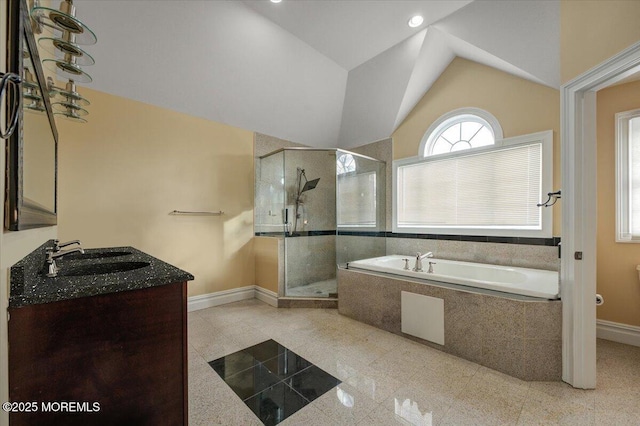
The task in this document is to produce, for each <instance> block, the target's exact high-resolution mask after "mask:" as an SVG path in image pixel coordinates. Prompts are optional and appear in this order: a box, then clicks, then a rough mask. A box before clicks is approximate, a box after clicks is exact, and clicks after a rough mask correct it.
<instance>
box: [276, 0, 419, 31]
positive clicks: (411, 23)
mask: <svg viewBox="0 0 640 426" xmlns="http://www.w3.org/2000/svg"><path fill="white" fill-rule="evenodd" d="M271 1H273V0H271ZM423 22H424V18H423V17H422V16H420V15H416V16H413V17H411V19H409V22H408V24H409V26H410V27H411V28H415V27H419V26H420V25H422V23H423Z"/></svg>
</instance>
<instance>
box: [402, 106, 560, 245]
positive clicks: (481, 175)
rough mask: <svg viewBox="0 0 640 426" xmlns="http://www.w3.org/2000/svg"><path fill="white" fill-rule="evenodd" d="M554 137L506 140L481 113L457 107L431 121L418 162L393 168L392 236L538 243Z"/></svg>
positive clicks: (548, 225) (543, 229) (544, 227)
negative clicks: (526, 239) (509, 239)
mask: <svg viewBox="0 0 640 426" xmlns="http://www.w3.org/2000/svg"><path fill="white" fill-rule="evenodd" d="M552 150H553V132H552V131H545V132H538V133H532V134H529V135H522V136H515V137H511V138H507V139H505V138H504V137H503V134H502V128H501V127H500V124H499V123H498V120H497V119H496V118H495V117H494V116H493V115H491V114H490V113H488V112H487V111H484V110H481V109H478V108H463V109H457V110H455V111H451V112H449V113H447V114H445V115H443V116H442V117H440V118H439V119H437V120H436V121H435V122H434V123H433V124H432V125H431V126H430V127H429V129H428V130H427V132H426V133H425V134H424V136H423V138H422V141H421V143H420V151H419V152H418V156H417V157H412V158H405V159H401V160H396V161H394V162H393V167H394V184H395V187H396V190H395V192H394V207H395V208H394V213H393V214H394V223H393V232H399V233H402V232H405V233H415V234H444V235H465V236H466V235H476V236H482V237H483V238H484V237H489V236H499V237H544V238H549V237H551V235H552V231H553V229H552V225H553V223H552V219H553V218H552V215H551V211H550V209H541V208H539V207H538V206H537V204H539V203H540V202H541V200H544V199H545V198H542V196H543V194H546V193H547V192H549V191H550V190H552V182H553V153H552Z"/></svg>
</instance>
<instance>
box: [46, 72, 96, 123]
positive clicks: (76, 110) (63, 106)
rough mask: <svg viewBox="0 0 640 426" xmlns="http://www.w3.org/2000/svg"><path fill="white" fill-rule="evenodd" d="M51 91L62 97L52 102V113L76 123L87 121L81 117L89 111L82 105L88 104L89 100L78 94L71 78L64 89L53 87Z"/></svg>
mask: <svg viewBox="0 0 640 426" xmlns="http://www.w3.org/2000/svg"><path fill="white" fill-rule="evenodd" d="M51 93H52V94H54V95H55V96H60V97H62V98H63V100H61V101H58V102H54V103H53V105H52V106H53V111H54V112H53V114H54V115H58V116H61V117H62V118H65V119H68V120H71V121H75V122H77V123H86V122H87V120H85V119H84V118H82V117H83V116H85V115H87V114H89V112H88V111H87V110H86V109H84V108H82V107H83V106H86V105H89V101H88V100H86V99H85V98H83V97H82V96H80V94H79V93H78V92H77V91H76V84H75V82H74V81H73V80H70V81H69V82H68V83H67V85H66V86H65V88H64V90H62V89H58V88H55V89H54V90H53V91H52V92H51Z"/></svg>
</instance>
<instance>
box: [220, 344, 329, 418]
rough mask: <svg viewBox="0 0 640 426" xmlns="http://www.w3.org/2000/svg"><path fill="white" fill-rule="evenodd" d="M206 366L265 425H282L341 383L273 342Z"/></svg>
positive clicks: (225, 357) (256, 346) (226, 356)
mask: <svg viewBox="0 0 640 426" xmlns="http://www.w3.org/2000/svg"><path fill="white" fill-rule="evenodd" d="M209 365H210V366H211V368H213V369H214V370H215V371H216V373H218V375H219V376H220V377H221V378H222V379H223V380H224V381H225V383H226V384H227V385H229V387H230V388H231V389H232V390H233V391H234V392H235V394H236V395H238V397H239V398H240V399H241V400H242V401H243V402H244V403H245V404H246V405H247V406H248V407H249V409H250V410H251V411H253V412H254V414H255V415H256V416H257V417H258V418H259V419H260V420H261V421H262V422H263V423H264V424H265V425H276V424H278V423H280V422H282V421H283V420H285V419H286V418H287V417H289V416H291V415H293V414H294V413H295V412H296V411H298V410H300V409H301V408H303V407H304V406H305V405H308V404H309V403H310V402H312V401H314V400H316V399H318V398H319V397H321V396H322V395H324V394H325V393H327V392H328V391H330V390H331V389H333V388H335V387H336V386H337V385H339V384H340V383H341V381H340V380H338V379H336V378H335V377H333V376H332V375H331V374H329V373H327V372H325V371H324V370H322V369H321V368H319V367H317V366H315V365H314V364H313V363H311V362H309V361H307V360H306V359H304V358H303V357H301V356H300V355H298V354H296V353H295V352H293V351H292V350H290V349H288V348H286V347H285V346H283V345H281V344H279V343H278V342H276V341H275V340H273V339H269V340H266V341H264V342H261V343H258V344H256V345H253V346H250V347H248V348H246V349H243V350H240V351H237V352H234V353H232V354H230V355H225V356H223V357H220V358H218V359H216V360H213V361H211V362H210V363H209Z"/></svg>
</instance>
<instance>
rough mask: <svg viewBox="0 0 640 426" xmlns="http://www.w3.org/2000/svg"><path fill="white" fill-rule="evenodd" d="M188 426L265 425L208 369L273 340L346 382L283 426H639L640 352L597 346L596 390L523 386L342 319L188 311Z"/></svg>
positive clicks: (240, 306)
mask: <svg viewBox="0 0 640 426" xmlns="http://www.w3.org/2000/svg"><path fill="white" fill-rule="evenodd" d="M188 327H189V420H190V421H189V423H190V425H242V426H244V425H261V424H262V422H260V420H259V419H258V417H256V415H255V414H254V413H253V412H252V411H251V409H249V407H248V406H247V405H246V404H245V403H244V402H243V401H242V399H241V398H239V397H238V396H237V395H236V394H235V393H234V391H233V390H232V389H231V388H230V387H229V386H228V385H227V384H226V383H225V382H224V381H223V380H222V379H221V378H220V376H219V375H218V374H217V373H216V371H214V370H213V369H212V368H211V366H210V365H209V364H208V363H209V362H210V361H213V360H216V359H218V358H220V357H223V356H225V355H229V354H232V353H234V352H237V351H239V350H241V349H244V348H247V347H249V346H251V345H255V344H257V343H260V342H263V341H265V340H268V339H274V340H276V341H278V342H279V343H281V344H282V345H284V346H286V347H287V348H289V349H291V350H292V351H294V352H295V353H297V354H299V355H300V356H301V357H304V358H305V359H306V360H308V361H310V362H312V363H313V364H315V365H317V366H318V367H320V368H321V369H322V370H324V371H326V372H328V373H329V374H331V375H333V376H334V377H336V378H338V379H339V380H341V381H342V383H340V384H339V385H338V386H336V387H335V388H333V389H332V390H330V391H329V392H327V393H325V394H324V395H322V396H320V397H318V398H317V399H315V400H314V401H312V402H311V403H309V404H307V405H306V406H304V407H303V408H302V409H300V410H299V411H297V412H296V413H295V414H293V415H291V416H290V417H288V418H287V419H285V420H284V421H283V422H282V423H280V425H302V424H304V425H306V426H313V425H352V424H358V425H393V424H404V425H494V424H500V425H555V424H569V425H616V426H618V425H640V348H637V347H632V346H626V345H622V344H619V343H614V342H609V341H604V340H599V341H598V389H596V390H591V391H585V390H578V389H573V388H571V387H570V386H568V385H567V384H564V383H562V382H524V381H521V380H518V379H515V378H512V377H510V376H507V375H504V374H502V373H498V372H496V371H494V370H490V369H488V368H485V367H482V366H480V365H478V364H474V363H472V362H469V361H465V360H463V359H460V358H457V357H454V356H451V355H448V354H445V353H442V352H440V351H437V350H434V349H431V348H428V347H426V346H424V345H420V344H417V343H415V342H412V341H410V340H408V339H404V338H402V337H400V336H396V335H393V334H391V333H388V332H385V331H382V330H378V329H376V328H374V327H371V326H368V325H366V324H362V323H359V322H357V321H354V320H352V319H350V318H347V317H344V316H341V315H340V314H338V312H337V310H335V309H276V308H273V307H271V306H269V305H267V304H265V303H262V302H260V301H257V300H255V299H253V300H247V301H242V302H237V303H231V304H228V305H223V306H218V307H215V308H209V309H204V310H200V311H195V312H191V313H189V324H188Z"/></svg>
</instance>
